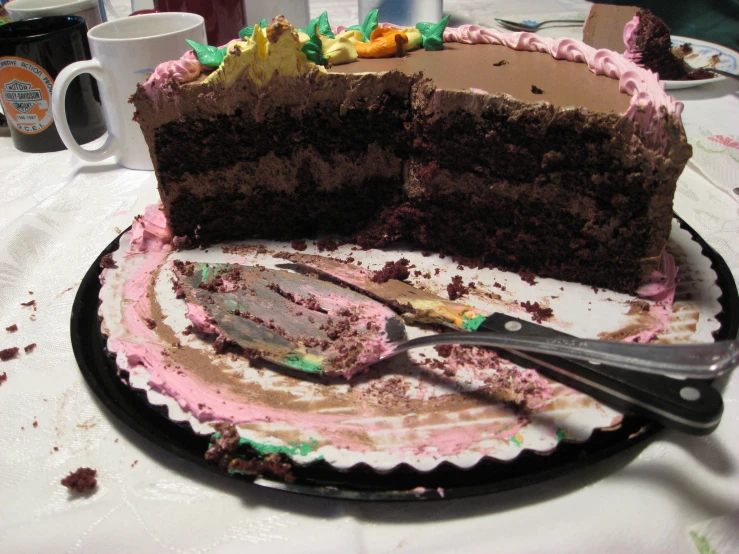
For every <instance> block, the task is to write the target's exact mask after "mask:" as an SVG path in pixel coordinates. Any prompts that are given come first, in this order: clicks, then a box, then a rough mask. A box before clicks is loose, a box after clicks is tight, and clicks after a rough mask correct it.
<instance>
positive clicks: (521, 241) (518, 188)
mask: <svg viewBox="0 0 739 554" xmlns="http://www.w3.org/2000/svg"><path fill="white" fill-rule="evenodd" d="M418 27H419V29H423V30H424V31H426V30H428V29H427V27H426V26H424V25H422V24H419V26H418ZM419 29H417V28H410V29H399V28H396V27H395V26H391V25H379V26H377V25H376V26H375V28H374V30H372V31H371V32H370V30H369V29H366V30H365V31H366V32H363V33H360V35H362V38H363V39H364V41H361V40H360V39H358V38H357V33H358V31H356V30H354V31H350V30H345V31H342V30H340V29H339V30H336V33H335V36H334V37H333V38H325V37H326V36H327V35H325V34H319V33H315V34H314V35H313V37H310V40H311V41H312V42H311V43H310V44H311V45H312V48H313V50H311V52H312V53H313V54H315V52H316V49H317V48H318V46H317V45H322V47H323V52H324V54H325V57H326V59H328V58H329V56H331V55H333V52H335V50H336V48H337V45H338V46H342V47H346V48H347V49H349V50H351V48H355V49H356V52H355V54H354V56H349V55H348V56H337V57H334V58H333V59H335V60H341V61H346V60H350V63H347V64H346V65H339V63H338V61H337V62H336V63H335V64H334V65H333V66H331V67H329V68H328V70H327V69H326V68H324V67H323V66H321V65H320V64H316V63H314V62H312V61H310V60H309V59H308V57H307V56H306V54H305V51H306V45H307V44H308V43H307V42H306V41H307V39H304V38H303V35H304V33H302V32H301V33H298V32H296V31H295V30H294V29H293V28H292V27H291V26H290V25H289V23H288V22H286V21H285V20H284V19H280V18H276V19H275V20H274V21H273V22H272V23H271V24H269V25H268V26H266V27H265V28H264V29H262V28H261V27H260V26H256V27H255V28H254V30H253V34H252V35H251V36H249V37H245V38H244V39H242V40H236V41H232V42H231V43H230V44H229V45H227V46H226V48H225V49H224V50H223V52H224V54H223V58H222V61H220V62H216V63H215V64H213V65H205V64H204V63H203V62H202V61H201V60H200V58H197V57H196V56H195V55H194V54H193V53H192V52H190V53H188V54H186V55H185V56H184V57H183V58H182V59H181V60H175V61H173V62H169V63H167V64H163V65H162V66H160V67H158V68H157V70H156V71H155V73H154V75H152V77H151V78H150V79H149V80H148V81H147V82H146V83H145V84H144V85H142V86H140V87H139V89H138V91H137V92H136V94H135V95H134V96H133V98H132V100H133V102H134V104H135V107H136V118H137V120H138V121H139V123H140V124H141V128H142V131H143V133H144V137H145V138H146V141H147V144H148V145H149V149H150V152H151V155H152V160H153V162H154V167H155V171H156V174H157V178H158V182H159V191H160V195H161V199H162V202H163V205H164V211H165V213H166V215H167V218H168V220H169V224H170V226H171V229H172V231H173V232H174V234H175V235H176V236H178V237H182V236H187V237H188V239H189V240H191V241H192V242H194V243H195V244H198V243H213V242H217V241H220V240H228V239H238V238H246V237H258V238H266V239H291V240H292V239H302V238H305V237H313V236H317V235H321V234H341V235H345V236H348V237H351V238H353V240H356V241H357V242H358V243H359V244H360V245H361V246H363V247H383V246H387V245H389V244H391V243H393V242H396V241H402V242H404V243H405V244H406V245H408V246H410V247H414V248H420V249H424V250H429V251H437V252H441V253H444V254H448V255H451V256H454V257H455V259H458V260H459V262H460V263H464V264H467V265H473V266H495V267H500V268H504V269H508V270H512V271H522V272H530V273H534V274H537V275H541V276H550V277H554V278H559V279H564V280H568V281H578V282H582V283H586V284H589V285H593V286H599V287H606V288H610V289H613V290H617V291H630V292H633V291H634V290H636V288H637V287H638V286H639V285H640V284H642V283H643V282H645V281H647V280H648V278H649V276H650V275H651V273H652V272H653V271H654V270H655V269H656V267H657V265H658V263H659V259H660V256H661V253H662V250H663V248H664V245H665V243H666V240H667V237H668V234H669V229H670V221H671V217H672V198H673V195H674V190H675V184H676V181H677V178H678V176H679V175H680V173H681V172H682V170H683V168H684V166H685V163H686V162H687V160H688V158H689V156H690V153H691V149H690V146H689V145H688V144H687V142H686V139H685V133H684V130H683V128H682V124H681V121H680V112H681V110H682V105H681V104H680V103H679V102H676V101H675V100H674V99H673V98H671V97H670V96H668V95H667V94H666V93H665V92H664V90H663V89H662V87H661V84H660V83H659V81H658V80H657V78H656V77H655V75H654V74H652V73H651V72H649V71H646V70H643V69H641V68H639V67H638V66H636V65H635V64H634V63H633V62H631V61H629V60H627V59H625V58H624V57H623V56H621V55H620V54H617V53H615V52H611V51H609V50H596V49H594V48H592V47H590V46H587V45H585V44H584V43H582V42H580V41H574V40H571V39H560V40H553V39H550V38H544V37H539V36H537V35H535V34H532V33H499V32H497V31H494V30H490V29H485V28H482V27H479V26H475V25H467V26H463V27H460V28H452V29H446V30H445V31H443V35H442V34H441V33H439V36H440V37H442V38H443V42H441V41H438V43H433V44H434V46H433V48H437V46H443V48H442V49H440V50H439V49H431V48H429V49H425V48H424V49H420V48H418V45H419V44H422V43H424V44H425V42H424V41H426V42H428V44H429V45H431V44H432V41H430V40H426V39H424V40H423V41H422V40H420V39H419V37H420V36H421V35H420V33H419ZM329 31H331V30H330V28H329V27H327V28H326V29H324V33H328V32H329ZM331 33H332V34H334V33H333V31H331ZM393 33H395V34H394V35H393ZM388 37H390V38H391V39H392V42H391V41H390V40H389V39H388ZM352 40H354V41H356V47H355V46H354V43H353V42H352ZM316 41H317V42H316ZM383 41H384V42H383ZM375 42H377V43H378V44H379V43H381V42H382V43H383V44H385V43H387V44H390V46H391V48H390V55H391V56H392V57H387V58H384V59H375V58H372V59H365V58H362V57H360V58H359V59H357V52H358V53H360V54H365V53H367V52H370V53H372V54H373V53H374V52H375V50H376V48H375V46H376V45H375V44H374V43H375ZM409 44H410V45H413V44H416V46H415V48H416V49H415V50H413V49H411V48H409V49H408V50H405V48H406V46H407V45H409ZM362 45H364V46H362ZM393 45H395V46H393ZM396 47H397V48H396ZM378 48H379V47H378ZM396 54H398V56H396ZM312 57H315V56H312ZM319 61H320V59H319Z"/></svg>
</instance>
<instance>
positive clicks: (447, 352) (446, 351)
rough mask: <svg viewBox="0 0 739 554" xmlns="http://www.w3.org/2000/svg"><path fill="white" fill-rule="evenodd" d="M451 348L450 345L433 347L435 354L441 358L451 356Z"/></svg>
mask: <svg viewBox="0 0 739 554" xmlns="http://www.w3.org/2000/svg"><path fill="white" fill-rule="evenodd" d="M452 348H453V345H451V344H437V345H436V346H434V350H436V353H437V354H439V356H441V357H442V358H448V357H449V356H451V355H452Z"/></svg>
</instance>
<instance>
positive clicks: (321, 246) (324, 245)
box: [316, 237, 339, 252]
mask: <svg viewBox="0 0 739 554" xmlns="http://www.w3.org/2000/svg"><path fill="white" fill-rule="evenodd" d="M316 246H317V247H318V251H319V252H323V251H324V250H328V251H329V252H333V251H334V250H336V249H337V248H339V245H338V243H337V242H336V241H335V240H334V239H332V238H328V237H324V238H322V239H320V240H319V241H318V242H317V243H316Z"/></svg>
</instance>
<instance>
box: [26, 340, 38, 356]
mask: <svg viewBox="0 0 739 554" xmlns="http://www.w3.org/2000/svg"><path fill="white" fill-rule="evenodd" d="M34 350H36V343H35V342H32V343H31V344H29V345H28V346H24V347H23V351H24V352H25V353H26V354H30V353H31V352H33V351H34Z"/></svg>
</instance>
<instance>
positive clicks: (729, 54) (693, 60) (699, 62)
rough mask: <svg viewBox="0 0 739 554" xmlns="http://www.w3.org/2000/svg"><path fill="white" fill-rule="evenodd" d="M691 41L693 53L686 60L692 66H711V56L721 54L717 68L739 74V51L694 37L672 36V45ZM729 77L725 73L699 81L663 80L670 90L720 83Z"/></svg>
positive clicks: (697, 67)
mask: <svg viewBox="0 0 739 554" xmlns="http://www.w3.org/2000/svg"><path fill="white" fill-rule="evenodd" d="M686 43H690V45H691V46H692V47H693V53H692V54H689V55H688V56H686V58H685V61H686V62H687V63H688V65H690V66H691V67H693V68H695V69H699V68H701V67H711V63H710V62H711V57H712V56H715V55H717V54H718V55H719V60H720V62H719V63H718V64H717V65H716V66H715V67H716V69H722V70H723V71H728V72H729V73H734V74H739V53H737V52H734V51H733V50H731V49H730V48H726V47H725V46H721V45H719V44H714V43H712V42H706V41H703V40H698V39H694V38H687V37H680V36H676V35H673V36H672V46H673V47H674V46H680V45H682V44H686ZM726 79H728V77H724V76H723V75H717V76H716V77H714V78H713V79H700V80H697V81H663V83H665V88H666V89H668V90H677V89H684V88H693V87H700V86H703V85H707V84H710V83H719V82H721V81H724V80H726Z"/></svg>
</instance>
